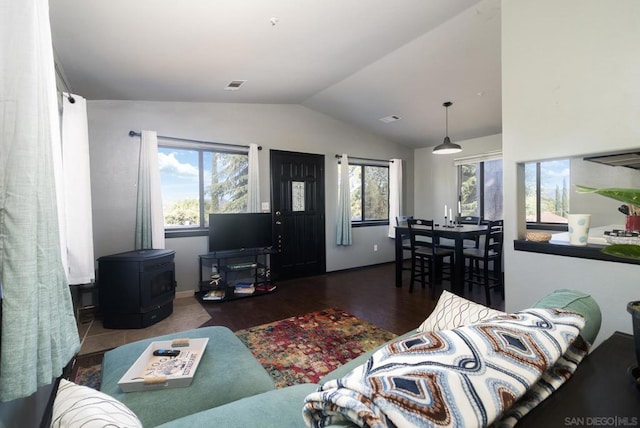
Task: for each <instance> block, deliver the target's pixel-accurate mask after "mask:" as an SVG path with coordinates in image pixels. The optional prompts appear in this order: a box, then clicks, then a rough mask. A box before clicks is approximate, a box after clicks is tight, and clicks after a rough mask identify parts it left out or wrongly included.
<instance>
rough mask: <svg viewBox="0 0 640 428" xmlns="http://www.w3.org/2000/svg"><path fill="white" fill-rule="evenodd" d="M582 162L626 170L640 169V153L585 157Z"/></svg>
mask: <svg viewBox="0 0 640 428" xmlns="http://www.w3.org/2000/svg"><path fill="white" fill-rule="evenodd" d="M584 160H586V161H591V162H596V163H601V164H604V165H610V166H625V167H627V168H633V169H640V152H631V153H618V154H609V155H599V156H589V157H585V158H584Z"/></svg>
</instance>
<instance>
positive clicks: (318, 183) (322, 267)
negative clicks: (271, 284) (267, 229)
mask: <svg viewBox="0 0 640 428" xmlns="http://www.w3.org/2000/svg"><path fill="white" fill-rule="evenodd" d="M271 197H272V202H271V205H272V212H273V220H274V223H275V224H274V235H275V242H274V244H275V248H276V250H277V253H276V254H274V255H272V257H271V269H272V272H273V275H274V277H275V278H276V279H287V278H297V277H301V276H310V275H318V274H322V273H325V271H326V259H325V236H324V234H325V231H324V156H323V155H313V154H307V153H295V152H284V151H279V150H271Z"/></svg>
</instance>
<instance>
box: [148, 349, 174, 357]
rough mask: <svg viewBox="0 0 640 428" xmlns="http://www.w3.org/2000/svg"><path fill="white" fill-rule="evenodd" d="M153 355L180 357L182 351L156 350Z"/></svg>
mask: <svg viewBox="0 0 640 428" xmlns="http://www.w3.org/2000/svg"><path fill="white" fill-rule="evenodd" d="M153 355H155V356H156V357H177V356H178V355H180V351H178V350H177V349H156V350H155V351H153Z"/></svg>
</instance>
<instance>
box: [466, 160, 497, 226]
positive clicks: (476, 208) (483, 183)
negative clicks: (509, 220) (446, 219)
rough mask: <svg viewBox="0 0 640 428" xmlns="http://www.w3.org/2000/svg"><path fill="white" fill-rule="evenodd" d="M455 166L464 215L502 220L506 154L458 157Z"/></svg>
mask: <svg viewBox="0 0 640 428" xmlns="http://www.w3.org/2000/svg"><path fill="white" fill-rule="evenodd" d="M455 165H456V166H457V168H458V197H459V198H460V211H461V213H460V214H461V215H462V216H476V217H480V218H482V219H485V220H500V219H502V218H503V205H502V153H501V152H493V153H488V154H485V155H479V156H471V157H467V158H460V159H456V160H455Z"/></svg>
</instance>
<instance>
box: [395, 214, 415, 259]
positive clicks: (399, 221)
mask: <svg viewBox="0 0 640 428" xmlns="http://www.w3.org/2000/svg"><path fill="white" fill-rule="evenodd" d="M409 219H413V216H411V215H401V216H396V226H398V227H407V220H409ZM402 250H403V252H404V250H407V251H411V240H410V239H409V238H408V236H404V235H403V236H402ZM402 259H403V263H402V270H411V268H408V267H405V266H404V256H403V258H402Z"/></svg>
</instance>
